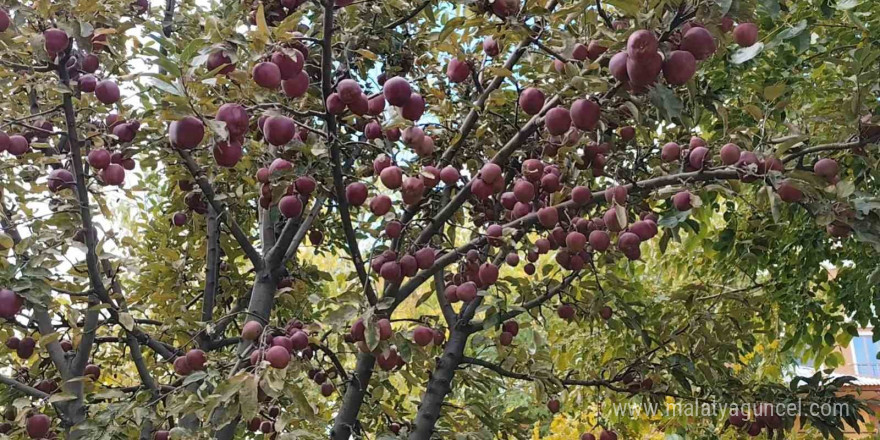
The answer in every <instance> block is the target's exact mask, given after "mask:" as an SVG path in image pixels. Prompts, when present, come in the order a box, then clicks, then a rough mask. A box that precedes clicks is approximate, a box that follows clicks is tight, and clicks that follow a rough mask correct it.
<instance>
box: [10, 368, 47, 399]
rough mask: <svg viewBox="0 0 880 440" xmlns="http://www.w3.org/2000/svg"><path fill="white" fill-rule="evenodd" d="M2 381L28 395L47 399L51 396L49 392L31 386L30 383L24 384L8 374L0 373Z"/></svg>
mask: <svg viewBox="0 0 880 440" xmlns="http://www.w3.org/2000/svg"><path fill="white" fill-rule="evenodd" d="M0 383H2V384H4V385H7V386H9V387H10V388H12V389H14V390H16V391H18V392H21V393H23V394H25V395H27V396H30V397H35V398H37V399H45V398H47V397H49V395H48V394H46V393H44V392H42V391H40V390H38V389H36V388H34V387H32V386H30V385H27V384H23V383H21V382H19V381H17V380H15V379H13V378H11V377H9V376H6V375H4V374H0Z"/></svg>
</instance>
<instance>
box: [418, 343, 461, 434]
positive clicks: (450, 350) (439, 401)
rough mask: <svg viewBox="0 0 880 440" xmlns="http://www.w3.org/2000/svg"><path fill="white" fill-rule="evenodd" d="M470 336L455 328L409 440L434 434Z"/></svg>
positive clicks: (430, 383)
mask: <svg viewBox="0 0 880 440" xmlns="http://www.w3.org/2000/svg"><path fill="white" fill-rule="evenodd" d="M469 336H470V333H469V332H467V331H466V330H464V329H462V328H460V327H455V328H453V330H452V334H451V335H450V337H449V341H448V342H447V343H446V347H445V348H444V349H443V355H442V356H440V358H439V359H438V360H437V366H436V367H435V368H434V371H433V372H432V373H431V379H430V380H428V386H427V387H426V388H425V395H424V396H423V397H422V402H421V404H420V405H419V412H418V414H417V415H416V419H415V427H414V428H413V432H412V433H411V434H410V435H409V440H428V439H430V438H431V435H432V434H433V433H434V426H435V425H436V424H437V420H438V419H439V418H440V413H441V410H442V409H443V400H444V399H446V395H447V394H449V392H450V391H452V379H453V378H454V377H455V370H456V369H457V368H458V365H459V364H460V363H461V360H462V358H463V357H464V348H465V346H466V345H467V340H468V337H469Z"/></svg>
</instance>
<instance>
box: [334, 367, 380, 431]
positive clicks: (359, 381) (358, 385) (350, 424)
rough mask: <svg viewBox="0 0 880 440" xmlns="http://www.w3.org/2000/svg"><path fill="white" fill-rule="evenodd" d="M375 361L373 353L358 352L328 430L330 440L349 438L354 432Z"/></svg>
mask: <svg viewBox="0 0 880 440" xmlns="http://www.w3.org/2000/svg"><path fill="white" fill-rule="evenodd" d="M375 363H376V356H374V355H373V353H358V355H357V364H356V365H355V370H354V374H353V375H352V376H351V380H350V383H349V385H348V387H346V388H345V394H344V395H343V397H342V406H340V407H339V412H338V413H336V418H335V419H334V420H333V428H332V429H331V430H330V438H331V439H332V440H349V439H350V438H351V436H352V433H354V432H356V430H355V425H356V424H357V416H358V412H360V409H361V405H362V404H363V403H364V398H365V397H366V395H367V387H368V386H369V385H370V378H371V377H372V376H373V366H374V365H375Z"/></svg>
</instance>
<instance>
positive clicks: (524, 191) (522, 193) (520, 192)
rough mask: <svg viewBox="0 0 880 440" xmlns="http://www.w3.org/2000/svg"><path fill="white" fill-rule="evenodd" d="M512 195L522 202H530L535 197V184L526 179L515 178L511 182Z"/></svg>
mask: <svg viewBox="0 0 880 440" xmlns="http://www.w3.org/2000/svg"><path fill="white" fill-rule="evenodd" d="M513 195H514V197H516V200H518V201H520V202H522V203H530V202H531V201H532V200H534V199H535V185H533V184H532V183H531V182H529V181H527V180H517V181H516V183H514V184H513Z"/></svg>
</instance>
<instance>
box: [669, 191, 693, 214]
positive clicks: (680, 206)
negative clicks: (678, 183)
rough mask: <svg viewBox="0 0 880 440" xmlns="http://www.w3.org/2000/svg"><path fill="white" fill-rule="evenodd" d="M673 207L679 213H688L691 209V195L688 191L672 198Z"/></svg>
mask: <svg viewBox="0 0 880 440" xmlns="http://www.w3.org/2000/svg"><path fill="white" fill-rule="evenodd" d="M672 206H675V209H677V210H679V211H687V210H688V209H691V193H690V192H688V191H680V192H678V193H677V194H675V195H674V196H673V197H672Z"/></svg>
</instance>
